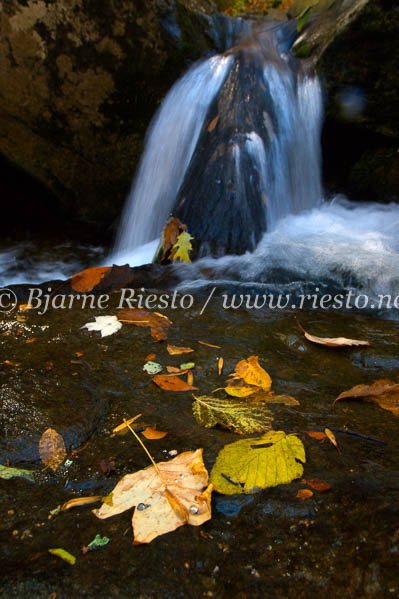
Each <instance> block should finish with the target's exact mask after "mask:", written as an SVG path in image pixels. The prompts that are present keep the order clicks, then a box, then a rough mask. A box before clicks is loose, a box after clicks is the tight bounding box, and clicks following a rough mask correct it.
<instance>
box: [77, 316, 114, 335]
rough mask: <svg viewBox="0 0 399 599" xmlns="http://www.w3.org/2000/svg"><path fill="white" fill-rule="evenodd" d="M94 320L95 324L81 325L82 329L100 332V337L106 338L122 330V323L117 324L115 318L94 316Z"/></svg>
mask: <svg viewBox="0 0 399 599" xmlns="http://www.w3.org/2000/svg"><path fill="white" fill-rule="evenodd" d="M95 319H96V322H88V323H86V324H85V325H83V327H82V329H87V330H88V331H101V337H108V336H109V335H113V334H114V333H116V332H117V331H119V329H121V328H122V323H121V322H119V320H118V317H117V316H96V317H95Z"/></svg>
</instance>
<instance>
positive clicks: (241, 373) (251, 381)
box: [229, 356, 272, 391]
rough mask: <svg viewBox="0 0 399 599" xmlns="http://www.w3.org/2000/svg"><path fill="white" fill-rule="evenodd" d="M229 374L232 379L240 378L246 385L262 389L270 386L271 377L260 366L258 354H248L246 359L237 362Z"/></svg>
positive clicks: (267, 388)
mask: <svg viewBox="0 0 399 599" xmlns="http://www.w3.org/2000/svg"><path fill="white" fill-rule="evenodd" d="M229 376H231V377H232V378H233V380H237V379H242V380H243V381H244V383H247V385H254V386H255V387H260V388H261V389H263V390H264V391H270V389H271V386H272V379H271V378H270V376H269V375H268V373H267V372H266V370H264V369H263V368H262V367H261V366H260V364H259V360H258V356H250V357H249V358H248V359H247V360H241V362H238V364H237V366H236V367H235V369H234V372H233V373H232V374H231V375H229Z"/></svg>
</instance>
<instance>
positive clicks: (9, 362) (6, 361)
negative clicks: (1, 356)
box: [3, 360, 21, 367]
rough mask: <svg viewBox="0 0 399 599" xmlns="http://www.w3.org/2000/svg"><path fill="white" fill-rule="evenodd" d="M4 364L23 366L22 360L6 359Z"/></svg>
mask: <svg viewBox="0 0 399 599" xmlns="http://www.w3.org/2000/svg"><path fill="white" fill-rule="evenodd" d="M3 364H7V366H15V367H17V366H21V362H11V361H10V360H4V362H3Z"/></svg>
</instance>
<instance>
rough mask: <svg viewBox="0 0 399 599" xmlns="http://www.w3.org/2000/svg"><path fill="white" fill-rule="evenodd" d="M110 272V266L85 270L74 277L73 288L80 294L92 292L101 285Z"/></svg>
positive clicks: (72, 280) (72, 278) (72, 279)
mask: <svg viewBox="0 0 399 599" xmlns="http://www.w3.org/2000/svg"><path fill="white" fill-rule="evenodd" d="M109 270H111V267H110V266H94V267H93V268H86V269H85V270H82V271H81V272H78V273H76V274H75V275H72V277H71V287H72V289H74V290H75V291H78V292H79V293H85V292H86V291H91V290H92V289H93V288H94V287H95V286H96V285H98V284H99V282H100V281H101V279H102V278H103V277H104V275H105V273H106V272H108V271H109Z"/></svg>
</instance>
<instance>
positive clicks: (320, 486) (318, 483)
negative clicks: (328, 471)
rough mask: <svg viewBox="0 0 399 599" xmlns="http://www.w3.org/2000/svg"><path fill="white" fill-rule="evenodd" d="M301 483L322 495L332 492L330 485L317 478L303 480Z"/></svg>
mask: <svg viewBox="0 0 399 599" xmlns="http://www.w3.org/2000/svg"><path fill="white" fill-rule="evenodd" d="M301 483H304V484H305V485H308V487H310V488H311V489H314V490H315V491H319V492H320V493H324V492H325V491H330V489H331V485H330V483H326V482H325V481H324V480H319V479H317V478H311V479H302V480H301Z"/></svg>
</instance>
